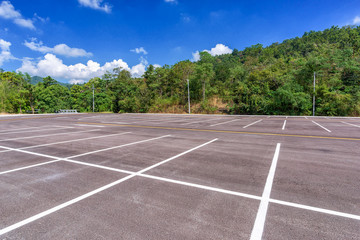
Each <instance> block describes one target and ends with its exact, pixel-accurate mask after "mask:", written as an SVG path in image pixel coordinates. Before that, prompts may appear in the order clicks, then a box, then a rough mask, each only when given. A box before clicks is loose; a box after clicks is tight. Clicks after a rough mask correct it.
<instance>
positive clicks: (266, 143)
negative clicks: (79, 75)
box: [0, 114, 360, 239]
mask: <svg viewBox="0 0 360 240" xmlns="http://www.w3.org/2000/svg"><path fill="white" fill-rule="evenodd" d="M1 120H2V121H1V122H0V191H1V193H2V194H1V195H0V206H1V207H0V214H1V219H0V236H1V238H4V239H28V238H33V239H119V238H120V239H121V238H122V239H319V238H320V239H357V238H359V235H360V233H359V231H358V229H359V227H360V211H359V208H358V203H359V202H360V195H359V191H358V183H359V182H360V178H359V174H358V172H359V171H360V163H359V161H358V159H359V157H358V156H359V155H360V152H359V149H358V145H359V143H360V131H359V130H360V129H359V128H358V127H357V125H359V126H360V120H359V119H357V118H330V117H329V118H325V117H321V118H317V117H307V118H305V117H290V116H289V117H287V116H271V117H268V116H225V115H224V116H216V115H175V114H170V115H166V114H87V115H76V114H73V115H61V116H60V115H50V116H41V115H38V116H35V117H32V116H10V117H6V118H1ZM326 129H327V130H326Z"/></svg>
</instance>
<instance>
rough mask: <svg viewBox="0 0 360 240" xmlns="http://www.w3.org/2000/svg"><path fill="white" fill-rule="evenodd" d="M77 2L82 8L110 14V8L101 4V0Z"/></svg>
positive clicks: (81, 0) (105, 4)
mask: <svg viewBox="0 0 360 240" xmlns="http://www.w3.org/2000/svg"><path fill="white" fill-rule="evenodd" d="M78 2H79V3H80V5H82V6H84V7H89V8H92V9H95V10H100V11H104V12H106V13H111V6H110V5H109V4H108V3H104V4H102V2H103V0H78Z"/></svg>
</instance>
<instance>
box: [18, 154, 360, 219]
mask: <svg viewBox="0 0 360 240" xmlns="http://www.w3.org/2000/svg"><path fill="white" fill-rule="evenodd" d="M14 151H16V149H14ZM29 154H31V152H29ZM48 157H49V158H55V159H56V158H57V157H54V156H48ZM58 159H60V158H58ZM62 160H63V161H66V162H71V163H75V164H81V165H86V166H91V167H96V168H102V169H106V170H110V171H115V172H122V173H127V174H136V172H132V171H128V170H122V169H118V168H112V167H105V166H101V165H97V164H91V163H85V162H80V161H76V160H70V159H62ZM55 161H56V160H55ZM55 161H51V162H55ZM137 176H139V177H145V178H151V179H155V180H159V181H165V182H170V183H174V184H179V185H184V186H189V187H195V188H200V189H204V190H209V191H215V192H220V193H224V194H230V195H235V196H240V197H245V198H250V199H255V200H261V199H262V197H260V196H256V195H251V194H246V193H241V192H235V191H230V190H225V189H221V188H215V187H210V186H205V185H200V184H194V183H189V182H184V181H179V180H173V179H168V178H162V177H157V176H153V175H147V174H137ZM269 202H271V203H276V204H280V205H284V206H290V207H294V208H299V209H305V210H310V211H315V212H320V213H326V214H330V215H334V216H341V217H345V218H350V219H355V220H360V216H359V215H354V214H348V213H343V212H338V211H333V210H328V209H323V208H317V207H312V206H307V205H302V204H297V203H292V202H286V201H281V200H276V199H269Z"/></svg>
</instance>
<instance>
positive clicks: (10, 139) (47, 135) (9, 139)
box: [0, 129, 99, 142]
mask: <svg viewBox="0 0 360 240" xmlns="http://www.w3.org/2000/svg"><path fill="white" fill-rule="evenodd" d="M92 131H99V130H98V129H93V130H87V131H77V132H66V133H55V134H46V135H37V136H31V137H20V138H8V139H1V140H0V142H5V141H14V140H20V139H30V138H38V137H51V136H58V135H64V134H76V133H83V132H92Z"/></svg>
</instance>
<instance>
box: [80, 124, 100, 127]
mask: <svg viewBox="0 0 360 240" xmlns="http://www.w3.org/2000/svg"><path fill="white" fill-rule="evenodd" d="M74 125H76V126H81V127H90V126H89V125H86V124H74ZM96 127H104V126H100V125H96Z"/></svg>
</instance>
